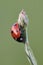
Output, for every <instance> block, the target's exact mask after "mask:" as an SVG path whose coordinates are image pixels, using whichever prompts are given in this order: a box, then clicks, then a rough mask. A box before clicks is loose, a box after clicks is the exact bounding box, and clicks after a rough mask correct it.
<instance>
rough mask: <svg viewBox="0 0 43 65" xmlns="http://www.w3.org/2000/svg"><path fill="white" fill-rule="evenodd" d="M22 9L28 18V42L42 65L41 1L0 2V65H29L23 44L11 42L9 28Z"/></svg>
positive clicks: (17, 0)
mask: <svg viewBox="0 0 43 65" xmlns="http://www.w3.org/2000/svg"><path fill="white" fill-rule="evenodd" d="M22 9H24V10H25V11H26V12H27V14H28V17H29V30H28V33H29V42H30V46H31V48H32V49H33V52H34V55H35V57H36V59H37V62H38V65H43V0H0V65H30V63H29V62H28V60H27V58H26V54H25V51H24V44H20V43H18V42H16V41H14V40H13V38H12V37H11V35H10V28H11V26H12V24H13V23H14V22H16V21H17V19H18V14H19V12H20V11H21V10H22Z"/></svg>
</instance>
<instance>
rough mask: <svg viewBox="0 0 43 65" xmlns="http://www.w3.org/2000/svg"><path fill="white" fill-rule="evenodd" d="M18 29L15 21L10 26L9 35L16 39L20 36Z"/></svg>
mask: <svg viewBox="0 0 43 65" xmlns="http://www.w3.org/2000/svg"><path fill="white" fill-rule="evenodd" d="M20 33H21V32H20V30H19V25H18V24H17V23H16V24H14V25H13V26H12V27H11V35H12V37H13V38H14V39H17V38H19V37H20Z"/></svg>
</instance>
